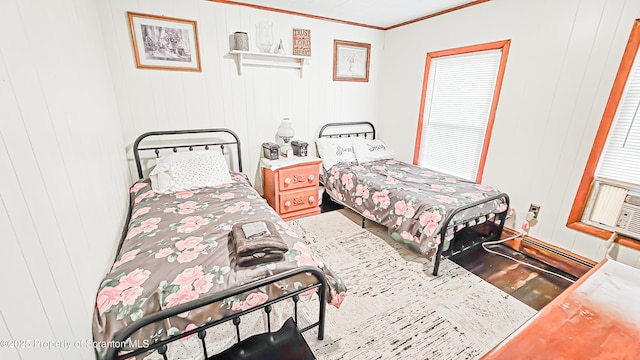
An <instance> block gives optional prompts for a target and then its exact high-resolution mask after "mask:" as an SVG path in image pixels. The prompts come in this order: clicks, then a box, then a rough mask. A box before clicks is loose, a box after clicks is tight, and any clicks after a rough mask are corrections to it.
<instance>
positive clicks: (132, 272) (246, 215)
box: [93, 173, 346, 343]
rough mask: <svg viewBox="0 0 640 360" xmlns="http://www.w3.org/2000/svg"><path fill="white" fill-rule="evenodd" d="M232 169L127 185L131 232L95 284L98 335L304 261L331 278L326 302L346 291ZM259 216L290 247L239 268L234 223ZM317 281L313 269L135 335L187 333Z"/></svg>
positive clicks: (98, 337)
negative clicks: (180, 183) (225, 175)
mask: <svg viewBox="0 0 640 360" xmlns="http://www.w3.org/2000/svg"><path fill="white" fill-rule="evenodd" d="M232 175H233V180H234V181H235V182H234V183H231V184H224V185H220V186H216V187H209V188H204V189H198V190H192V191H182V192H176V193H172V194H164V195H163V194H157V193H155V192H153V190H151V184H150V183H149V182H148V181H139V182H137V183H135V184H134V185H133V186H132V187H131V198H132V204H133V205H132V209H131V211H132V212H131V219H130V221H129V224H128V231H127V233H126V236H125V239H124V241H123V243H122V247H121V249H120V251H119V253H118V255H117V257H116V261H115V263H114V264H113V267H112V268H111V271H110V272H109V273H108V274H107V275H106V277H105V278H104V280H103V281H102V283H101V284H100V288H99V289H98V294H97V299H96V306H95V310H94V317H93V336H94V340H95V341H110V340H111V339H112V338H113V335H114V333H115V332H117V331H118V330H120V329H122V328H124V327H125V326H127V325H128V324H130V323H132V322H134V321H136V320H138V319H140V318H141V317H143V316H144V315H148V314H150V313H153V312H157V311H159V310H162V309H165V308H169V307H172V306H176V305H179V304H184V303H186V302H189V301H191V300H195V299H198V298H200V297H204V296H207V295H212V294H214V293H216V292H219V291H221V290H225V289H229V288H231V287H233V286H237V285H240V284H245V283H249V282H251V281H253V280H255V279H262V278H265V277H268V276H270V275H274V274H277V273H280V272H283V271H286V270H290V269H293V268H296V267H299V266H305V265H312V266H316V267H318V268H320V269H322V270H323V272H324V273H325V274H326V278H327V281H328V283H329V290H328V291H327V295H328V296H327V299H328V302H330V303H331V304H333V305H334V306H336V307H340V304H341V302H342V300H343V299H344V295H345V292H346V287H345V286H344V284H343V283H342V281H341V280H340V279H339V278H338V277H337V276H336V275H335V274H334V273H333V272H332V271H331V270H330V269H329V268H328V267H326V266H325V265H324V264H323V262H322V261H321V260H320V259H318V258H317V257H316V256H315V255H314V254H313V253H312V252H311V251H310V249H309V248H308V247H307V246H306V245H305V243H304V242H303V241H302V240H301V239H300V238H298V237H297V235H296V234H295V233H294V232H293V231H292V230H291V228H290V227H289V226H288V224H287V223H286V222H284V221H283V220H282V219H281V218H280V217H279V216H278V215H277V214H276V213H275V211H274V210H273V209H272V208H271V207H269V205H268V204H267V202H266V201H265V200H263V199H262V198H261V197H260V195H259V194H258V193H257V192H256V191H255V189H253V187H251V185H250V183H249V182H248V180H247V178H246V176H245V175H243V174H239V173H233V174H232ZM257 220H269V221H271V222H273V223H274V224H275V226H276V228H277V229H278V232H279V233H280V235H281V236H282V238H283V239H284V240H285V242H286V243H287V244H288V245H289V251H288V252H287V253H285V257H284V260H283V261H279V262H274V263H268V264H261V265H257V266H253V267H248V268H243V267H237V266H236V264H235V256H234V255H233V251H234V250H233V249H234V247H233V246H229V245H230V244H229V232H230V230H231V226H232V225H233V224H234V223H236V222H244V221H257ZM314 282H315V278H314V277H313V276H311V275H308V274H301V275H297V276H295V277H292V278H288V279H286V280H284V281H282V282H279V283H277V284H273V285H268V286H265V287H262V288H260V289H258V290H257V291H252V292H250V293H245V294H242V295H240V296H235V297H232V298H228V299H225V300H224V301H221V302H220V303H216V304H211V305H208V306H206V307H202V308H198V309H196V310H192V311H189V312H188V313H183V314H180V315H179V316H177V317H175V318H172V319H169V320H168V321H164V322H163V323H161V324H154V325H153V326H148V327H146V328H145V329H144V330H143V331H139V332H138V333H136V335H135V336H136V338H132V340H136V339H138V340H140V341H139V343H142V341H143V340H146V339H150V340H154V339H156V338H164V337H166V336H167V335H172V334H177V333H180V332H183V331H185V330H186V331H188V330H191V329H194V328H196V327H197V326H198V325H200V324H203V323H204V322H206V321H207V320H216V319H220V318H222V317H224V316H227V315H229V314H231V313H234V312H237V311H240V310H246V309H249V308H251V307H254V306H257V305H259V304H262V303H264V302H266V301H267V300H268V299H273V298H276V297H277V296H279V295H281V294H283V293H286V292H288V291H295V290H297V289H300V288H302V287H304V286H306V285H308V284H312V283H314ZM314 292H315V289H314ZM303 294H304V293H303ZM307 295H308V296H310V295H312V294H307Z"/></svg>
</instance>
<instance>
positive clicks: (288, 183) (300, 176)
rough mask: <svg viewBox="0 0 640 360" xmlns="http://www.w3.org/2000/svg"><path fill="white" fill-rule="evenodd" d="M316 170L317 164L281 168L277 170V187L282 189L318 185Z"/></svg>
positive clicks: (317, 169)
mask: <svg viewBox="0 0 640 360" xmlns="http://www.w3.org/2000/svg"><path fill="white" fill-rule="evenodd" d="M318 171H319V167H318V164H313V165H304V166H296V167H293V168H290V169H282V170H280V171H279V176H278V177H279V179H278V188H279V190H280V191H284V190H292V189H299V188H303V187H307V186H316V185H318ZM315 196H316V197H317V196H318V195H317V194H316V195H315Z"/></svg>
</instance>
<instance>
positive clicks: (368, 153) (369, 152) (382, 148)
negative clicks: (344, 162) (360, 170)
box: [352, 138, 393, 163]
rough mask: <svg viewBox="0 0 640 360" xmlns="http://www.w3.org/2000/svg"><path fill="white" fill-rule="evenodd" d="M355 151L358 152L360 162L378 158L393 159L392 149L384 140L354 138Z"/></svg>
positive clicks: (357, 157) (357, 156)
mask: <svg viewBox="0 0 640 360" xmlns="http://www.w3.org/2000/svg"><path fill="white" fill-rule="evenodd" d="M352 142H353V151H354V152H355V154H356V159H358V163H364V162H369V161H376V160H387V159H393V151H391V150H390V149H389V148H388V147H387V145H385V143H384V142H382V140H378V139H374V140H368V139H364V138H353V139H352Z"/></svg>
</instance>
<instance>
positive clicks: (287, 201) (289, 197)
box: [279, 180, 318, 214]
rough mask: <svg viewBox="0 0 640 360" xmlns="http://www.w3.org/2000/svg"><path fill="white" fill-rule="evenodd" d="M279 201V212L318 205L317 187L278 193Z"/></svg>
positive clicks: (288, 211)
mask: <svg viewBox="0 0 640 360" xmlns="http://www.w3.org/2000/svg"><path fill="white" fill-rule="evenodd" d="M316 181H317V180H316ZM279 203H280V204H279V205H280V214H286V213H290V212H292V211H299V210H304V209H310V208H314V207H318V188H316V187H312V188H306V189H300V190H294V191H287V192H284V193H280V201H279Z"/></svg>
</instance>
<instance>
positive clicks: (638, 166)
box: [596, 52, 640, 186]
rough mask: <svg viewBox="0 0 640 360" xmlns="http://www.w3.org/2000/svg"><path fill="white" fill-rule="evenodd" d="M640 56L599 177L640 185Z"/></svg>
mask: <svg viewBox="0 0 640 360" xmlns="http://www.w3.org/2000/svg"><path fill="white" fill-rule="evenodd" d="M639 110H640V56H638V54H637V52H636V56H635V60H634V62H633V65H632V67H631V71H630V73H629V78H628V79H627V84H626V86H625V89H624V91H623V93H622V98H621V99H620V103H619V105H618V111H617V112H616V115H615V117H614V118H613V124H612V125H611V129H610V130H609V136H608V137H607V142H606V144H605V146H604V149H603V151H602V155H601V156H600V161H599V162H598V167H597V169H596V176H597V177H601V178H607V179H611V180H616V181H621V182H626V183H630V184H634V185H638V186H640V111H639Z"/></svg>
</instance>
